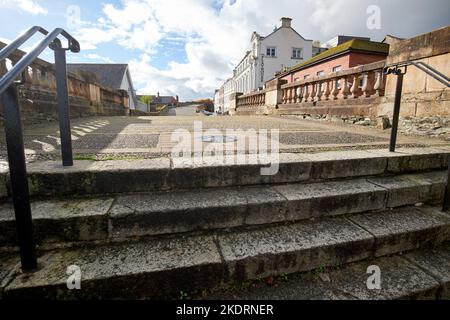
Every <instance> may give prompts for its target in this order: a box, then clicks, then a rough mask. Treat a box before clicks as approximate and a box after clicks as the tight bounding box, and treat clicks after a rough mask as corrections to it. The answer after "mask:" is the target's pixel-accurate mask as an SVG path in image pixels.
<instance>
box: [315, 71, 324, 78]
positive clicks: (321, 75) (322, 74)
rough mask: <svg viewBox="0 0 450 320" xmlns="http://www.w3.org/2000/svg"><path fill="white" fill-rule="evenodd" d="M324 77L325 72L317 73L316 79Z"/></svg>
mask: <svg viewBox="0 0 450 320" xmlns="http://www.w3.org/2000/svg"><path fill="white" fill-rule="evenodd" d="M324 75H325V72H324V71H323V70H322V71H319V72H317V76H318V77H323V76H324Z"/></svg>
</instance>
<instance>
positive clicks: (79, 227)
mask: <svg viewBox="0 0 450 320" xmlns="http://www.w3.org/2000/svg"><path fill="white" fill-rule="evenodd" d="M112 203H113V199H112V198H98V199H84V200H66V201H61V200H49V201H36V202H32V203H31V212H32V215H33V227H34V236H35V240H36V241H37V243H44V242H61V241H89V240H101V239H106V238H107V237H108V219H107V213H108V211H109V209H110V208H111V205H112ZM0 243H1V244H3V245H5V244H7V245H14V244H17V234H16V226H15V217H14V209H13V206H12V204H11V203H6V204H2V205H0Z"/></svg>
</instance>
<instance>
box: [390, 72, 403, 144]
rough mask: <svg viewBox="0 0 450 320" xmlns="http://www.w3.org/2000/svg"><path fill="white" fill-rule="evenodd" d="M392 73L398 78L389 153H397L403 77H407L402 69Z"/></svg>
mask: <svg viewBox="0 0 450 320" xmlns="http://www.w3.org/2000/svg"><path fill="white" fill-rule="evenodd" d="M390 73H393V74H395V75H396V76H397V87H396V89H395V102H394V115H393V119H392V131H391V141H390V144H389V151H390V152H395V148H396V146H397V134H398V122H399V119H400V106H401V102H402V90H403V76H404V75H405V73H406V70H405V72H402V71H401V70H400V69H398V68H396V69H395V70H391V71H390Z"/></svg>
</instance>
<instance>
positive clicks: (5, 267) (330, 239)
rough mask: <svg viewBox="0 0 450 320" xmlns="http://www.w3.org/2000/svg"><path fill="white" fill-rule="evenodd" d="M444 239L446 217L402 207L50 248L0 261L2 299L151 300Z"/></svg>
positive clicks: (449, 220)
mask: <svg viewBox="0 0 450 320" xmlns="http://www.w3.org/2000/svg"><path fill="white" fill-rule="evenodd" d="M448 240H450V216H448V215H446V214H443V213H441V212H439V211H438V210H437V209H434V208H421V209H418V208H410V207H408V208H402V209H396V210H390V211H386V212H378V213H369V214H362V215H350V216H346V217H330V218H324V219H320V220H318V221H304V222H301V223H297V224H291V225H286V226H276V227H266V228H262V229H256V230H246V231H240V232H229V233H216V234H210V235H207V236H204V235H203V236H202V235H196V236H187V237H181V236H180V237H175V238H171V239H146V240H145V241H139V242H129V243H121V244H109V245H102V246H86V247H82V248H69V249H58V250H52V251H49V252H41V254H40V257H39V259H38V261H39V270H37V271H36V272H34V273H28V274H22V273H20V272H17V260H16V261H15V260H14V257H11V256H7V257H2V259H0V261H1V263H0V266H1V268H2V271H1V272H0V275H2V277H3V279H0V282H1V283H2V292H3V298H4V299H17V298H40V299H42V298H53V299H55V298H59V299H62V298H95V299H98V298H155V297H161V296H168V295H173V294H179V293H180V292H181V291H183V292H189V291H191V290H195V289H205V288H214V287H218V286H220V285H224V284H227V283H237V282H241V281H245V280H248V279H258V278H264V277H268V276H276V275H281V274H290V273H297V272H302V271H310V270H315V269H317V268H324V267H330V266H337V265H344V264H347V263H351V262H356V261H362V260H365V259H368V258H372V257H380V256H384V255H390V254H395V253H399V252H403V251H410V250H415V249H419V248H422V247H424V246H437V245H439V244H441V243H443V242H445V241H448ZM16 259H18V258H16ZM7 261H9V262H7ZM69 267H70V268H69ZM68 268H69V270H79V271H80V272H81V290H68V289H67V279H68V275H67V270H68ZM78 268H79V269H78ZM14 270H16V271H14ZM72 272H73V271H72ZM69 274H70V273H69Z"/></svg>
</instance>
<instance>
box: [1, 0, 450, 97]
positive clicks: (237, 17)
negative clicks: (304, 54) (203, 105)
mask: <svg viewBox="0 0 450 320" xmlns="http://www.w3.org/2000/svg"><path fill="white" fill-rule="evenodd" d="M281 17H290V18H292V19H293V27H294V29H296V30H297V31H298V32H299V33H300V34H301V35H302V36H303V37H304V38H306V39H313V40H318V41H322V42H324V41H327V40H329V39H331V38H333V37H335V36H336V35H338V34H340V35H353V36H366V37H371V38H372V40H375V41H381V40H382V39H383V38H384V37H385V36H386V35H387V34H390V35H394V36H397V37H402V38H405V37H413V36H415V35H419V34H422V33H426V32H429V31H432V30H434V29H437V28H440V27H444V26H447V25H449V24H450V1H449V0H426V1H425V0H102V1H94V0H85V1H75V0H0V41H3V42H8V41H11V40H12V39H14V38H15V37H17V36H18V34H20V33H21V32H23V31H25V30H26V29H28V28H29V27H31V26H33V25H40V26H42V27H44V28H46V29H48V30H50V29H53V28H56V27H63V28H65V29H66V30H67V31H68V32H69V33H71V34H72V35H73V36H74V37H75V38H76V39H77V40H79V42H80V44H81V52H80V53H78V54H73V53H68V57H67V59H68V62H70V63H128V64H129V66H130V71H131V76H132V79H133V82H134V86H135V88H136V89H137V90H138V93H139V94H155V93H156V92H160V93H161V94H162V95H179V96H180V99H181V100H182V101H188V100H193V99H198V98H207V97H210V98H211V97H213V95H214V90H215V89H216V88H218V87H219V86H220V85H221V83H223V81H224V80H226V79H227V78H229V77H231V75H232V70H233V68H234V66H235V64H236V63H238V62H239V61H240V60H241V59H242V58H243V56H244V54H245V51H246V50H248V49H249V48H250V37H251V34H252V32H253V31H257V32H258V33H259V34H261V35H267V34H269V33H271V32H272V31H273V29H274V28H275V27H276V26H279V24H280V21H279V20H280V18H281ZM374 19H375V20H374ZM368 22H369V23H368ZM39 39H40V38H39V36H36V37H35V38H33V41H32V42H31V43H29V44H26V45H24V46H23V47H22V48H21V49H23V50H25V51H27V50H29V49H30V48H31V47H32V45H33V43H34V42H36V41H38V40H39ZM41 58H42V59H44V60H47V61H50V62H52V61H53V58H52V52H51V51H50V50H46V51H45V52H43V53H42V55H41Z"/></svg>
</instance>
